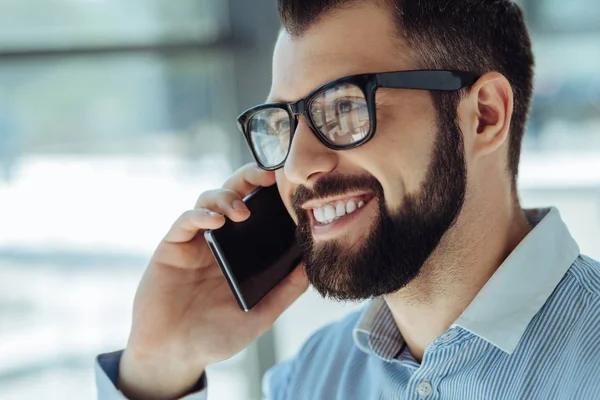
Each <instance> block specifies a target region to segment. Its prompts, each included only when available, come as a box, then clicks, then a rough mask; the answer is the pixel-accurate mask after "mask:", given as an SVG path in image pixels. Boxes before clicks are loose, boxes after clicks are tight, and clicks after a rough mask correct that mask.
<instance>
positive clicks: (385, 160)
mask: <svg viewBox="0 0 600 400" xmlns="http://www.w3.org/2000/svg"><path fill="white" fill-rule="evenodd" d="M365 21H368V23H365ZM358 28H360V29H358ZM408 69H414V66H413V65H412V61H411V59H410V57H409V54H408V52H406V51H403V45H402V42H400V41H399V40H398V39H397V38H396V34H395V28H394V26H393V23H392V20H391V19H390V17H389V16H388V12H387V10H385V9H381V8H378V7H375V6H373V5H368V6H356V7H353V8H351V9H346V10H343V11H339V12H336V13H335V14H332V15H329V16H326V17H325V18H323V19H322V20H321V21H320V22H319V23H318V24H316V25H315V26H313V27H312V28H311V29H309V31H308V32H306V33H305V34H303V35H302V36H301V37H298V38H291V37H290V36H289V35H287V34H285V33H282V34H281V35H280V37H279V40H278V42H277V46H276V48H275V53H274V60H273V84H272V88H271V93H270V95H269V101H286V102H292V101H296V100H298V99H300V98H302V97H304V96H305V95H306V94H307V93H309V92H311V91H312V90H313V89H315V88H316V87H318V86H320V85H322V84H324V83H327V82H329V81H332V80H334V79H337V78H340V77H343V76H347V75H353V74H359V73H366V72H385V71H397V70H408ZM376 105H377V131H376V133H375V136H374V138H373V139H372V140H371V141H369V142H367V143H366V144H364V145H362V146H360V147H358V148H355V149H352V150H346V151H334V150H331V149H328V148H327V147H325V146H324V145H323V144H322V143H321V142H319V140H318V139H317V138H316V137H315V136H314V134H313V133H312V131H311V130H310V128H309V126H308V125H307V123H306V121H304V120H303V118H300V121H299V124H298V127H297V130H296V132H295V136H294V141H293V143H292V146H291V149H290V154H289V156H288V158H287V161H286V164H285V166H284V168H282V169H280V170H278V171H277V183H278V186H279V190H280V193H281V195H282V198H283V200H284V202H285V203H286V207H287V208H288V211H290V214H291V215H292V216H293V217H294V218H295V220H296V222H297V223H298V235H297V236H298V240H299V242H300V245H301V246H302V248H303V250H304V263H305V265H306V271H307V275H308V279H309V281H310V282H311V283H312V284H313V285H314V287H315V288H316V289H317V290H318V291H319V292H320V293H321V294H322V295H323V296H327V297H331V298H335V299H339V300H360V299H366V298H369V297H372V296H378V295H383V294H389V293H393V292H396V291H398V290H399V289H401V288H402V287H404V286H406V284H408V283H409V282H410V281H411V280H412V279H414V277H415V276H416V275H417V274H418V272H419V271H420V269H421V267H422V266H423V264H424V263H425V261H426V260H427V258H428V257H429V256H430V255H431V253H432V252H433V250H435V248H436V246H437V245H438V243H439V241H440V239H441V238H442V236H443V235H444V234H445V233H446V231H447V230H448V229H449V228H450V226H451V225H452V223H453V222H454V220H455V219H456V217H457V216H458V214H459V213H460V210H461V208H462V205H463V202H464V196H465V191H466V167H465V161H464V150H463V144H462V135H461V133H460V130H459V128H458V127H457V126H456V124H455V123H454V118H453V117H454V116H453V115H443V116H438V115H437V113H436V111H435V109H434V106H433V102H432V99H431V96H430V94H429V93H428V92H426V91H417V90H404V89H379V90H378V91H377V95H376ZM328 205H330V206H331V207H332V208H334V209H336V211H338V212H339V211H342V210H343V211H345V213H342V214H344V216H342V217H340V218H339V219H336V220H334V221H333V222H331V223H327V222H325V223H321V222H319V221H318V220H317V217H315V214H316V215H317V216H319V218H318V219H320V220H323V218H322V214H321V213H327V212H329V213H331V208H329V211H328V210H327V208H328V207H327V206H328ZM353 209H355V210H354V211H352V212H350V211H351V210H353Z"/></svg>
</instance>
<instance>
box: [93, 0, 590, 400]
mask: <svg viewBox="0 0 600 400" xmlns="http://www.w3.org/2000/svg"><path fill="white" fill-rule="evenodd" d="M279 11H280V15H281V19H282V23H283V27H284V29H283V30H282V31H281V33H280V35H279V38H278V41H277V44H276V47H275V51H274V57H273V81H272V87H271V91H270V94H269V98H268V101H269V102H273V103H275V104H271V105H269V106H259V107H258V108H253V109H251V110H249V111H248V112H246V113H244V114H243V115H242V117H241V118H240V127H241V128H242V130H243V131H244V134H245V135H246V137H247V139H248V141H249V143H250V144H251V146H252V148H253V153H254V156H255V158H256V161H257V163H258V165H260V167H262V170H261V169H259V168H258V167H256V166H253V165H248V166H245V167H243V168H241V169H240V170H239V171H238V172H236V173H235V174H234V175H233V176H232V177H231V178H230V179H229V180H228V181H227V182H226V183H225V184H224V186H223V188H222V189H218V190H214V191H210V192H206V193H203V194H202V195H201V196H200V198H199V200H198V202H197V204H196V208H195V209H194V210H191V211H188V212H186V213H184V214H183V215H182V216H181V217H180V218H179V219H178V220H177V221H176V222H175V224H174V225H173V227H172V229H171V230H170V231H169V232H168V233H167V235H166V237H165V239H164V241H163V242H162V243H161V244H160V245H159V247H158V248H157V250H156V252H155V254H154V256H153V258H152V261H151V263H150V265H149V267H148V269H147V271H146V273H145V275H144V277H143V279H142V282H141V284H140V287H139V289H138V292H137V296H136V300H135V304H134V314H133V326H132V330H131V334H130V338H129V342H128V344H127V348H126V350H125V351H124V352H123V353H121V352H118V353H113V354H107V355H102V356H100V357H99V359H98V366H97V373H98V387H99V394H100V398H103V399H116V398H119V399H122V398H123V397H122V396H121V395H120V394H118V392H117V389H116V388H118V390H120V391H122V393H123V396H125V397H126V398H130V399H175V398H182V397H184V396H186V395H189V397H185V398H186V399H202V398H205V395H206V386H207V382H206V379H205V375H204V374H203V371H204V369H205V368H206V366H207V365H209V364H212V363H215V362H217V361H220V360H224V359H226V358H228V357H230V356H232V355H234V354H236V353H237V352H239V351H241V350H242V349H243V348H244V347H245V346H247V345H248V344H249V343H250V342H251V341H252V340H254V339H255V338H257V337H258V336H259V335H260V334H261V333H262V332H264V331H265V330H266V329H268V327H269V326H270V325H271V324H272V323H273V321H274V320H275V319H276V318H277V317H278V316H279V315H280V314H281V312H283V310H285V309H286V308H287V307H288V306H289V305H290V304H291V303H293V302H294V301H295V299H296V298H297V297H298V296H300V294H301V293H302V292H303V291H304V290H305V289H306V288H307V285H308V283H309V282H310V284H312V285H314V287H315V288H316V289H317V290H318V291H319V292H320V293H321V294H322V295H323V296H326V297H329V298H334V299H338V300H356V299H371V301H370V302H369V303H368V306H367V307H366V308H365V309H364V310H362V311H360V312H358V313H354V314H351V315H349V316H347V317H345V318H344V319H343V320H341V321H340V322H337V323H335V324H331V325H329V326H327V327H325V328H323V329H321V330H319V331H318V332H316V333H315V334H314V335H313V336H312V337H311V338H310V339H309V340H308V341H307V343H306V344H305V345H304V347H303V348H302V350H301V351H300V352H299V354H298V355H297V357H296V358H294V359H292V360H289V361H286V362H284V363H282V364H280V365H277V366H275V367H274V368H273V369H272V370H271V371H270V372H269V373H268V374H267V375H266V376H265V378H264V382H263V386H264V392H265V397H266V398H268V399H307V400H308V399H310V400H315V399H327V400H330V399H361V400H362V399H420V398H421V399H594V398H599V396H600V394H599V393H600V264H598V263H597V262H596V261H593V260H591V259H589V258H587V257H585V256H583V255H580V254H579V248H578V246H577V244H576V243H575V242H574V241H573V239H572V238H571V236H570V234H569V232H568V230H567V228H566V227H565V225H564V223H563V222H562V221H561V218H560V215H559V213H558V211H557V210H556V209H554V208H550V209H543V210H527V211H526V210H522V209H521V207H520V205H519V200H518V194H517V189H516V179H517V172H518V163H519V155H520V148H521V139H522V137H523V133H524V130H525V123H526V119H527V114H528V110H529V106H530V99H531V92H532V76H533V72H532V69H533V56H532V53H531V44H530V40H529V36H528V33H527V30H526V28H525V25H524V23H523V16H522V13H521V11H520V10H519V8H518V7H517V6H516V5H515V4H513V3H512V2H511V1H508V0H481V1H472V0H438V1H435V0H364V1H349V0H279ZM345 77H350V78H347V79H341V78H345ZM323 85H325V86H323ZM290 103H291V105H290ZM266 170H272V171H274V172H268V171H266ZM274 182H276V183H277V185H278V188H279V192H280V194H281V197H282V199H283V201H284V203H285V205H286V207H287V209H288V211H289V213H290V215H292V217H293V218H294V220H295V221H296V222H297V224H298V240H299V241H300V244H301V245H302V248H303V251H304V257H303V264H302V265H301V266H300V267H299V268H297V269H296V270H295V271H294V272H293V273H292V274H291V275H290V276H289V277H288V278H287V279H286V280H285V281H284V282H283V283H282V284H281V285H279V286H278V287H277V288H276V289H275V290H273V291H272V292H271V293H270V294H269V295H268V296H267V297H266V298H265V299H264V300H263V301H261V302H260V303H259V304H258V305H257V307H256V308H254V309H253V310H252V311H251V312H249V313H247V314H245V313H242V312H241V311H240V310H239V309H238V308H237V305H236V303H235V300H234V298H233V296H232V295H231V293H230V292H229V289H228V287H227V285H226V283H225V281H224V279H223V278H222V276H221V273H220V271H219V269H218V267H217V266H216V265H215V261H214V259H213V258H212V256H211V255H210V253H209V251H208V249H207V246H206V244H205V243H204V241H203V239H202V235H198V232H199V231H202V230H204V229H212V228H218V227H220V226H222V225H223V223H224V221H225V219H224V216H227V217H228V218H230V219H231V220H233V221H242V220H245V219H246V218H247V217H248V216H249V211H248V210H247V209H246V208H245V207H244V205H243V204H242V203H241V202H240V199H241V198H242V197H243V196H244V195H245V194H247V193H249V192H250V191H251V190H253V189H254V188H255V187H257V186H267V185H270V184H272V183H274ZM208 386H210V382H208Z"/></svg>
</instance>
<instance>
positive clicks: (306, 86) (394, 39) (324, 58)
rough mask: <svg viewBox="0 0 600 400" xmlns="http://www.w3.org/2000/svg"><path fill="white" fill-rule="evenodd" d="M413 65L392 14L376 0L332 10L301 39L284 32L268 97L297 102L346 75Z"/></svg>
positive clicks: (278, 48)
mask: <svg viewBox="0 0 600 400" xmlns="http://www.w3.org/2000/svg"><path fill="white" fill-rule="evenodd" d="M406 69H411V57H410V55H409V52H408V50H407V47H406V46H405V44H404V42H403V41H402V40H401V39H400V38H399V37H398V34H397V30H396V27H395V26H394V22H393V19H392V18H391V16H390V12H389V11H388V10H387V9H386V8H383V7H380V6H375V5H374V4H373V3H370V4H363V5H356V6H353V7H350V8H345V9H340V10H335V11H333V12H330V13H329V14H326V15H325V16H324V17H323V18H322V19H320V20H319V21H318V22H317V23H315V24H314V25H313V26H311V27H310V28H309V29H308V30H307V31H306V32H304V33H302V35H300V36H299V37H292V36H290V35H289V34H288V33H287V32H285V31H282V32H281V33H280V34H279V37H278V40H277V44H276V45H275V51H274V53H273V80H272V85H271V91H270V93H269V98H268V101H284V102H292V101H296V100H298V99H300V98H302V97H304V96H306V95H307V94H308V93H310V92H311V91H312V90H314V89H315V88H317V87H319V86H321V85H323V84H325V83H327V82H330V81H332V80H335V79H337V78H341V77H343V76H348V75H354V74H361V73H367V72H385V71H396V70H406Z"/></svg>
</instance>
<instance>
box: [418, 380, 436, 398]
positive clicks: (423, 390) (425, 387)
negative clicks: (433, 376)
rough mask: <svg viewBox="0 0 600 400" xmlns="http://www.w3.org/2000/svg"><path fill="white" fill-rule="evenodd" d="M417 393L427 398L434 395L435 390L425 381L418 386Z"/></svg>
mask: <svg viewBox="0 0 600 400" xmlns="http://www.w3.org/2000/svg"><path fill="white" fill-rule="evenodd" d="M417 393H418V395H419V396H421V397H427V396H429V395H430V394H431V393H433V388H432V387H431V385H430V384H429V382H427V381H423V382H421V383H419V384H418V385H417Z"/></svg>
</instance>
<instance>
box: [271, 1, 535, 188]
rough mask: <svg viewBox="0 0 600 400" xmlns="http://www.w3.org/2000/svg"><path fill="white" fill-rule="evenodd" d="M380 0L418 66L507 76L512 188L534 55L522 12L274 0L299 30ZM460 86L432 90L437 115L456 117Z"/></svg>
mask: <svg viewBox="0 0 600 400" xmlns="http://www.w3.org/2000/svg"><path fill="white" fill-rule="evenodd" d="M369 2H370V3H379V4H382V5H385V6H386V7H388V8H389V9H390V10H391V11H392V14H393V18H394V21H395V22H396V25H397V28H398V33H399V35H401V36H402V37H403V38H404V40H405V41H406V43H407V45H408V47H409V49H410V50H411V51H412V52H413V56H414V58H415V61H416V63H417V66H418V68H422V69H458V70H465V71H472V72H477V73H480V74H484V73H486V72H490V71H497V72H499V73H501V74H503V75H504V76H505V77H506V78H507V79H508V81H509V82H510V84H511V86H512V89H513V92H514V103H515V106H514V111H513V117H512V122H511V126H510V139H509V142H510V146H509V155H508V167H509V172H510V173H511V174H512V179H513V181H512V184H513V189H516V180H517V175H518V171H519V158H520V154H521V142H522V139H523V135H524V133H525V125H526V123H527V116H528V114H529V108H530V105H531V97H532V91H533V66H534V57H533V54H532V51H531V40H530V38H529V33H528V31H527V27H526V26H525V22H524V17H523V12H522V11H521V9H520V8H519V6H517V5H516V4H515V3H514V2H513V1H511V0H278V9H279V15H280V18H281V21H282V24H283V28H284V29H285V30H286V31H287V32H288V33H289V34H291V35H293V36H300V35H302V34H303V33H304V32H305V31H306V30H307V29H308V28H309V27H310V26H312V25H313V24H315V23H316V22H317V21H318V20H319V19H320V18H322V17H323V16H324V15H325V14H327V13H329V12H330V11H332V10H336V9H339V8H341V7H347V6H351V5H353V4H355V3H369ZM463 95H464V91H462V92H451V93H442V92H432V97H433V101H434V105H435V106H436V109H437V111H438V113H439V115H441V116H442V120H447V118H448V117H450V118H452V119H454V120H456V116H457V107H458V103H459V101H460V99H461V98H462V96H463Z"/></svg>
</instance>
